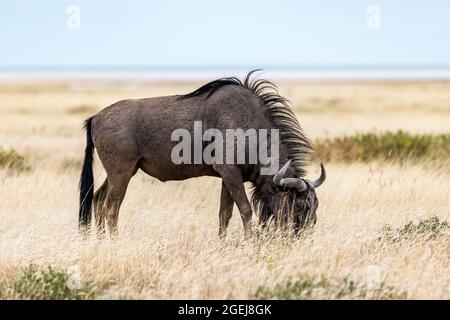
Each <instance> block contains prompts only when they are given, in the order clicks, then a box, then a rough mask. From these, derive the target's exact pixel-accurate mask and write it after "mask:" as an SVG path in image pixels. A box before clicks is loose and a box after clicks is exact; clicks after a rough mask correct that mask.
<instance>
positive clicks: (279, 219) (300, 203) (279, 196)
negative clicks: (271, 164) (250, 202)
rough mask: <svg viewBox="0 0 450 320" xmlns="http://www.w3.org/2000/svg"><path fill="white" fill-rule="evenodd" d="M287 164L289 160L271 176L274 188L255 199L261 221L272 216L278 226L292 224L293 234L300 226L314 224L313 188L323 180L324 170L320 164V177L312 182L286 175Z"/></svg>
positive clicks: (315, 198)
mask: <svg viewBox="0 0 450 320" xmlns="http://www.w3.org/2000/svg"><path fill="white" fill-rule="evenodd" d="M290 164H291V161H290V160H289V161H288V162H287V163H286V164H285V165H284V166H283V167H282V168H281V169H280V170H279V172H278V173H277V174H275V175H274V176H273V180H272V182H273V186H274V187H273V188H271V191H270V192H263V193H265V199H262V194H260V195H259V196H258V197H256V198H255V199H254V200H256V201H255V202H257V206H258V207H259V211H260V218H261V220H262V222H263V224H264V223H266V222H268V221H269V220H271V219H273V221H274V222H275V224H276V225H277V226H287V225H288V224H289V223H291V224H292V225H293V227H294V231H295V233H298V232H299V230H300V229H302V228H303V227H306V226H312V225H314V224H315V223H316V220H317V216H316V211H317V208H318V205H319V201H318V200H317V196H316V190H315V189H316V188H318V187H319V186H320V185H322V183H323V182H324V181H325V178H326V172H325V168H324V166H323V164H321V165H320V167H321V173H320V177H319V178H318V179H317V180H315V181H309V180H307V179H302V178H290V177H285V176H286V174H287V172H288V169H289V166H290ZM255 204H256V203H255Z"/></svg>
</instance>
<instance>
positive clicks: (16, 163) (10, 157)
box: [0, 147, 29, 171]
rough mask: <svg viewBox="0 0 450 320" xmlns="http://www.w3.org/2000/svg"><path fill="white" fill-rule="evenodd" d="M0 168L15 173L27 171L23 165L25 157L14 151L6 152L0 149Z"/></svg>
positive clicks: (26, 167)
mask: <svg viewBox="0 0 450 320" xmlns="http://www.w3.org/2000/svg"><path fill="white" fill-rule="evenodd" d="M0 168H6V169H11V170H17V171H25V170H28V169H29V167H28V166H27V165H26V163H25V157H24V156H22V155H20V154H19V153H17V152H16V151H14V150H9V151H6V150H4V149H3V148H1V147H0Z"/></svg>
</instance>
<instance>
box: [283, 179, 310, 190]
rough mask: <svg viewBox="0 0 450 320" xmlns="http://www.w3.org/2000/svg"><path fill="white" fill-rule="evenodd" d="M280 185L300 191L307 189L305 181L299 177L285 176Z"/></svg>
mask: <svg viewBox="0 0 450 320" xmlns="http://www.w3.org/2000/svg"><path fill="white" fill-rule="evenodd" d="M280 185H281V186H282V187H287V188H295V189H297V190H298V191H299V192H302V191H305V190H306V189H307V187H306V183H305V181H303V180H302V179H298V178H284V179H281V182H280Z"/></svg>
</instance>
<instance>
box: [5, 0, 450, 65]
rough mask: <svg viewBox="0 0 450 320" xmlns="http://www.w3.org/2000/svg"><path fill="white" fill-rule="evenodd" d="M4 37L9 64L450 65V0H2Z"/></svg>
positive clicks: (7, 62) (6, 58) (7, 63)
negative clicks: (375, 26) (71, 11)
mask: <svg viewBox="0 0 450 320" xmlns="http://www.w3.org/2000/svg"><path fill="white" fill-rule="evenodd" d="M71 4H75V5H78V6H79V7H80V8H81V29H80V30H76V31H71V30H69V29H68V28H67V27H66V19H67V17H68V15H67V13H66V7H67V6H68V5H71ZM371 4H377V5H378V6H379V7H380V8H381V29H380V30H378V31H374V30H370V29H368V28H367V26H366V20H367V16H368V14H367V13H366V9H367V7H368V6H369V5H371ZM0 43H1V47H0V67H15V66H56V67H57V66H69V67H77V66H88V67H90V66H105V67H132V66H147V67H152V66H159V67H179V66H187V67H198V66H203V67H208V66H221V67H224V66H225V67H226V66H244V67H251V66H257V67H262V68H265V67H269V66H330V65H334V66H348V65H350V66H353V65H354V66H358V65H365V66H366V65H370V66H380V65H385V66H386V65H407V66H419V65H436V66H439V65H446V66H449V65H450V1H448V0H427V1H422V0H420V1H411V0H410V1H407V0H381V1H366V0H341V1H336V0H321V1H313V0H310V1H294V0H292V1H289V0H282V1H261V0H260V1H257V0H252V1H244V0H238V1H235V0H228V1H220V2H219V1H211V0H210V1H206V0H191V1H170V0H169V1H167V0H164V1H163V0H160V1H144V0H128V1H119V0H113V1H111V0H96V1H92V0H91V1H89V0H72V1H65V0H64V1H54V0H53V1H52V0H41V1H31V0H29V1H24V0H14V1H2V4H1V11H0Z"/></svg>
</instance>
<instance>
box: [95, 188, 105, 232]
mask: <svg viewBox="0 0 450 320" xmlns="http://www.w3.org/2000/svg"><path fill="white" fill-rule="evenodd" d="M107 191H108V179H105V182H103V184H102V186H101V187H100V188H98V190H97V191H96V192H95V194H94V215H95V226H96V229H97V236H98V237H99V238H101V237H103V236H104V234H105V212H104V211H105V200H106V193H107Z"/></svg>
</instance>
